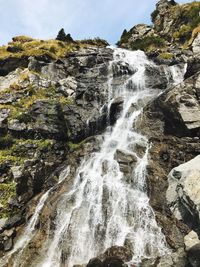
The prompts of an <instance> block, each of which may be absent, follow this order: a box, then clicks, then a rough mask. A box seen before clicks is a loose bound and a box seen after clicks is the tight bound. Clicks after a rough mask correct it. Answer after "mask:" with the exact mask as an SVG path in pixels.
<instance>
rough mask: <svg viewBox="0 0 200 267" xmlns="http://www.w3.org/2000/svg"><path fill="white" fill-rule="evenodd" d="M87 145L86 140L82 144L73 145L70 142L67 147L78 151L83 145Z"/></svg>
mask: <svg viewBox="0 0 200 267" xmlns="http://www.w3.org/2000/svg"><path fill="white" fill-rule="evenodd" d="M84 143H85V140H83V141H81V142H80V143H72V142H68V143H67V145H68V146H69V148H70V149H71V150H77V149H79V148H81V147H82V145H83V144H84Z"/></svg>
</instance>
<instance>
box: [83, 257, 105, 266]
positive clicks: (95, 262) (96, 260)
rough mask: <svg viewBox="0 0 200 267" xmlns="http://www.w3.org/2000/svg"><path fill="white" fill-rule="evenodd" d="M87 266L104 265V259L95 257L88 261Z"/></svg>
mask: <svg viewBox="0 0 200 267" xmlns="http://www.w3.org/2000/svg"><path fill="white" fill-rule="evenodd" d="M86 267H103V263H102V261H101V260H100V259H98V258H94V259H91V260H90V261H89V262H88V264H87V265H86Z"/></svg>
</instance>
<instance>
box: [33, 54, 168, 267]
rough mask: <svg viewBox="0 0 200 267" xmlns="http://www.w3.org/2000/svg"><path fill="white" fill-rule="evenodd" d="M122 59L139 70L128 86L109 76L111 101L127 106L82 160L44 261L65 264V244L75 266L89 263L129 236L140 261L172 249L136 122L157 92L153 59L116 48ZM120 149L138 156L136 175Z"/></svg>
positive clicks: (44, 264)
mask: <svg viewBox="0 0 200 267" xmlns="http://www.w3.org/2000/svg"><path fill="white" fill-rule="evenodd" d="M121 61H123V62H125V63H127V64H128V65H130V66H133V67H134V69H136V70H137V71H136V73H135V74H133V76H132V77H131V78H128V79H127V80H126V82H125V83H124V84H123V86H119V87H117V86H116V87H115V86H112V80H111V79H110V80H109V87H108V88H109V94H108V96H109V103H108V106H109V105H110V103H111V102H112V101H113V99H114V98H115V97H118V96H120V97H123V99H124V105H123V112H122V114H121V116H120V118H119V119H118V120H117V122H116V124H115V126H114V127H113V129H110V128H108V129H107V131H106V132H105V134H104V141H103V144H102V147H101V150H100V152H97V153H94V154H92V155H91V156H90V158H89V159H85V161H83V162H82V164H81V166H80V168H79V169H78V171H77V174H76V178H75V182H74V185H73V188H72V190H71V191H70V192H69V193H68V194H67V195H66V196H65V197H64V198H63V199H62V201H61V202H60V205H59V207H58V214H57V219H56V225H57V228H56V230H55V233H54V238H53V239H52V240H51V241H50V246H49V247H48V250H47V251H46V255H48V256H46V257H45V258H44V259H43V261H42V263H41V264H39V265H38V266H40V267H51V266H60V264H61V261H60V259H61V255H62V246H64V247H65V253H66V262H65V264H66V265H67V266H69V267H72V266H73V265H75V264H82V263H87V262H88V260H89V259H91V258H93V257H95V256H97V255H98V254H100V253H102V252H103V251H105V250H106V249H107V248H109V247H111V246H113V245H119V246H120V245H124V243H125V242H126V243H128V244H129V245H130V246H131V248H132V249H133V251H134V257H133V259H132V261H133V262H134V263H138V262H140V261H141V259H142V258H148V257H153V256H156V255H159V256H162V255H164V254H165V253H167V251H168V249H167V248H166V244H165V239H164V236H163V234H162V233H161V230H160V228H159V227H158V226H157V224H156V221H155V216H154V213H153V210H152V208H151V207H150V205H149V199H148V196H147V194H146V182H145V177H146V166H147V164H148V149H149V144H148V140H147V139H146V138H145V137H144V136H142V135H140V134H139V133H137V132H135V131H134V128H133V125H134V122H135V121H136V120H137V117H138V115H139V114H140V113H141V111H142V105H143V104H144V103H145V102H146V101H147V100H148V99H149V98H152V97H155V95H156V93H157V91H155V90H154V91H153V90H150V89H148V88H145V67H146V65H149V64H152V63H151V62H149V61H148V60H147V58H146V56H145V54H144V53H143V52H141V51H137V52H129V51H126V50H122V49H115V51H114V61H113V64H116V63H118V62H121ZM130 81H131V82H132V85H133V87H132V90H131V88H130V86H128V84H130ZM137 145H138V146H141V147H142V148H143V150H144V154H143V156H139V155H138V154H137V152H136V150H135V147H136V146H137ZM117 151H123V152H124V153H128V154H130V155H132V156H133V157H135V158H136V159H137V163H136V167H135V169H133V172H132V174H131V177H126V175H124V174H123V173H122V172H121V171H120V166H119V163H118V162H117V160H116V154H117ZM127 179H129V182H127ZM130 180H131V182H130ZM72 199H73V201H71V200H72ZM72 202H73V205H72V206H71V205H69V206H68V205H67V203H72ZM65 241H66V242H65ZM63 244H64V245H63Z"/></svg>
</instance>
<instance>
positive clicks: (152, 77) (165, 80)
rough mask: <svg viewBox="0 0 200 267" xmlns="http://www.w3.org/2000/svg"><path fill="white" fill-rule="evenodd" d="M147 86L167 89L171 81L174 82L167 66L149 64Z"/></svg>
mask: <svg viewBox="0 0 200 267" xmlns="http://www.w3.org/2000/svg"><path fill="white" fill-rule="evenodd" d="M145 74H146V80H145V83H146V86H147V87H148V88H154V89H166V88H167V87H168V85H169V82H172V75H171V73H170V72H169V69H166V68H165V66H159V67H156V66H148V67H147V68H146V69H145Z"/></svg>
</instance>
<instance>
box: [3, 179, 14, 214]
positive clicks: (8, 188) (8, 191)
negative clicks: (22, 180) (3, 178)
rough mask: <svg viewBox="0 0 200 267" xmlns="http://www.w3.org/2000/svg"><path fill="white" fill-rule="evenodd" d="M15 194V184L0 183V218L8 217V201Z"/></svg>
mask: <svg viewBox="0 0 200 267" xmlns="http://www.w3.org/2000/svg"><path fill="white" fill-rule="evenodd" d="M15 194H16V184H15V183H14V182H10V183H0V218H7V217H9V215H10V212H11V211H10V209H9V204H8V201H9V199H10V198H12V197H14V196H15Z"/></svg>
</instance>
